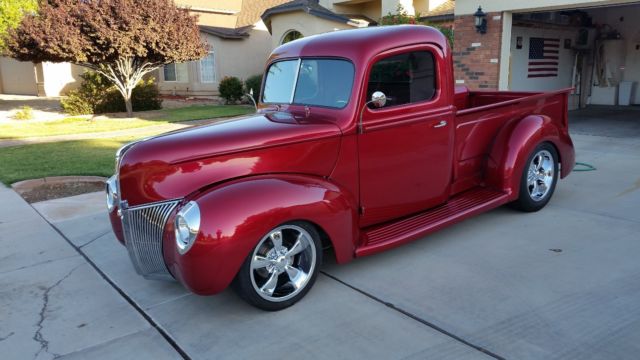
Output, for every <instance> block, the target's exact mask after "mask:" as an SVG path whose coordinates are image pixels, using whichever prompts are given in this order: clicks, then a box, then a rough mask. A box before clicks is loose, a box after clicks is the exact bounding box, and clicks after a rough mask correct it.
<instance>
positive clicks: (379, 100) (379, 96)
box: [358, 91, 387, 134]
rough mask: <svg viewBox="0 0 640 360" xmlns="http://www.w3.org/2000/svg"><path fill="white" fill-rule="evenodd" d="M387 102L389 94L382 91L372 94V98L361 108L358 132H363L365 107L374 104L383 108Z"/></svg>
mask: <svg viewBox="0 0 640 360" xmlns="http://www.w3.org/2000/svg"><path fill="white" fill-rule="evenodd" d="M386 103H387V96H386V95H385V94H384V93H383V92H382V91H376V92H374V93H373V94H372V95H371V100H369V101H367V102H366V103H364V105H362V109H360V118H359V119H358V133H359V134H362V133H363V131H364V129H363V126H362V117H363V116H364V109H366V108H367V106H369V104H373V106H375V107H376V108H381V107H383V106H384V105H385V104H386Z"/></svg>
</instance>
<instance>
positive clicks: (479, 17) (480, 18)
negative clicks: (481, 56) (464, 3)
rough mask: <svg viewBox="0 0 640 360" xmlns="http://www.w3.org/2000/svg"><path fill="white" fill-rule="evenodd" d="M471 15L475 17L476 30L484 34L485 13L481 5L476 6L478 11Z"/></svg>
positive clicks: (485, 24)
mask: <svg viewBox="0 0 640 360" xmlns="http://www.w3.org/2000/svg"><path fill="white" fill-rule="evenodd" d="M473 16H474V17H475V24H476V32H479V33H480V34H485V33H486V32H487V14H485V13H484V11H482V6H478V11H476V12H475V14H473Z"/></svg>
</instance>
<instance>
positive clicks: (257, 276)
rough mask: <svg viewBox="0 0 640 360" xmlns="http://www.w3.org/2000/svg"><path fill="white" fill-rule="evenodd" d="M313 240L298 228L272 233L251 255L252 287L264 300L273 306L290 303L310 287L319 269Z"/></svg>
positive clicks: (277, 230)
mask: <svg viewBox="0 0 640 360" xmlns="http://www.w3.org/2000/svg"><path fill="white" fill-rule="evenodd" d="M313 241H314V240H313V237H312V236H311V234H309V232H308V231H307V230H305V229H303V228H301V227H299V226H296V225H283V226H280V227H277V228H275V229H273V230H271V231H270V232H269V233H268V234H267V235H266V236H265V237H263V238H262V240H260V242H259V243H258V245H257V246H256V248H255V250H254V251H253V254H252V255H251V262H250V270H249V271H250V274H251V284H252V285H253V288H254V290H255V291H256V293H257V294H258V295H260V297H262V298H263V299H265V300H267V301H271V302H281V301H286V300H289V299H291V298H293V297H294V296H296V295H297V294H299V293H300V292H301V291H302V290H303V289H304V288H305V286H306V285H307V284H308V283H309V280H310V279H311V277H312V275H313V272H314V270H315V267H316V261H317V254H316V246H315V244H314V243H313Z"/></svg>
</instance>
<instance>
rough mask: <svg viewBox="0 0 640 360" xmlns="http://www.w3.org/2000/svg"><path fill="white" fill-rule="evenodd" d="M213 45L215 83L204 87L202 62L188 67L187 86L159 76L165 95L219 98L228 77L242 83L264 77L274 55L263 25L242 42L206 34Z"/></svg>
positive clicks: (160, 72)
mask: <svg viewBox="0 0 640 360" xmlns="http://www.w3.org/2000/svg"><path fill="white" fill-rule="evenodd" d="M202 37H203V39H204V40H205V41H206V42H207V43H209V44H210V46H211V49H212V50H213V51H214V54H215V55H214V58H215V74H216V78H215V81H214V82H212V83H203V82H201V80H200V71H199V67H200V62H199V61H194V62H190V63H188V64H187V67H188V76H187V79H186V81H184V82H166V81H164V79H163V73H162V70H160V71H159V72H157V73H156V74H155V77H156V78H157V79H158V87H159V89H160V91H161V93H163V94H176V95H195V96H212V95H217V94H218V85H219V84H220V80H222V78H224V77H225V76H235V77H238V78H239V79H241V80H245V79H246V78H247V77H249V76H252V75H256V74H261V73H262V72H263V70H264V64H265V61H266V59H267V57H268V56H269V54H270V53H271V36H270V35H269V32H268V31H267V29H266V27H265V26H264V24H262V22H260V23H258V24H256V28H254V29H253V30H252V31H251V33H250V36H249V37H248V38H244V39H241V40H225V39H221V38H219V37H217V36H212V35H208V34H202Z"/></svg>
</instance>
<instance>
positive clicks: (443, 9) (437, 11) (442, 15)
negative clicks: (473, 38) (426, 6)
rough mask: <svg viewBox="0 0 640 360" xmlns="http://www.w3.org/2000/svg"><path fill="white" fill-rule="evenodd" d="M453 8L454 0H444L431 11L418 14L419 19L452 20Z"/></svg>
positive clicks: (454, 5)
mask: <svg viewBox="0 0 640 360" xmlns="http://www.w3.org/2000/svg"><path fill="white" fill-rule="evenodd" d="M455 7H456V0H446V1H445V2H443V3H442V4H440V5H439V6H437V7H436V8H434V9H433V10H431V11H428V12H426V13H422V14H420V18H421V19H425V18H426V19H437V20H444V19H446V18H449V17H451V19H453V10H454V9H455Z"/></svg>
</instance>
